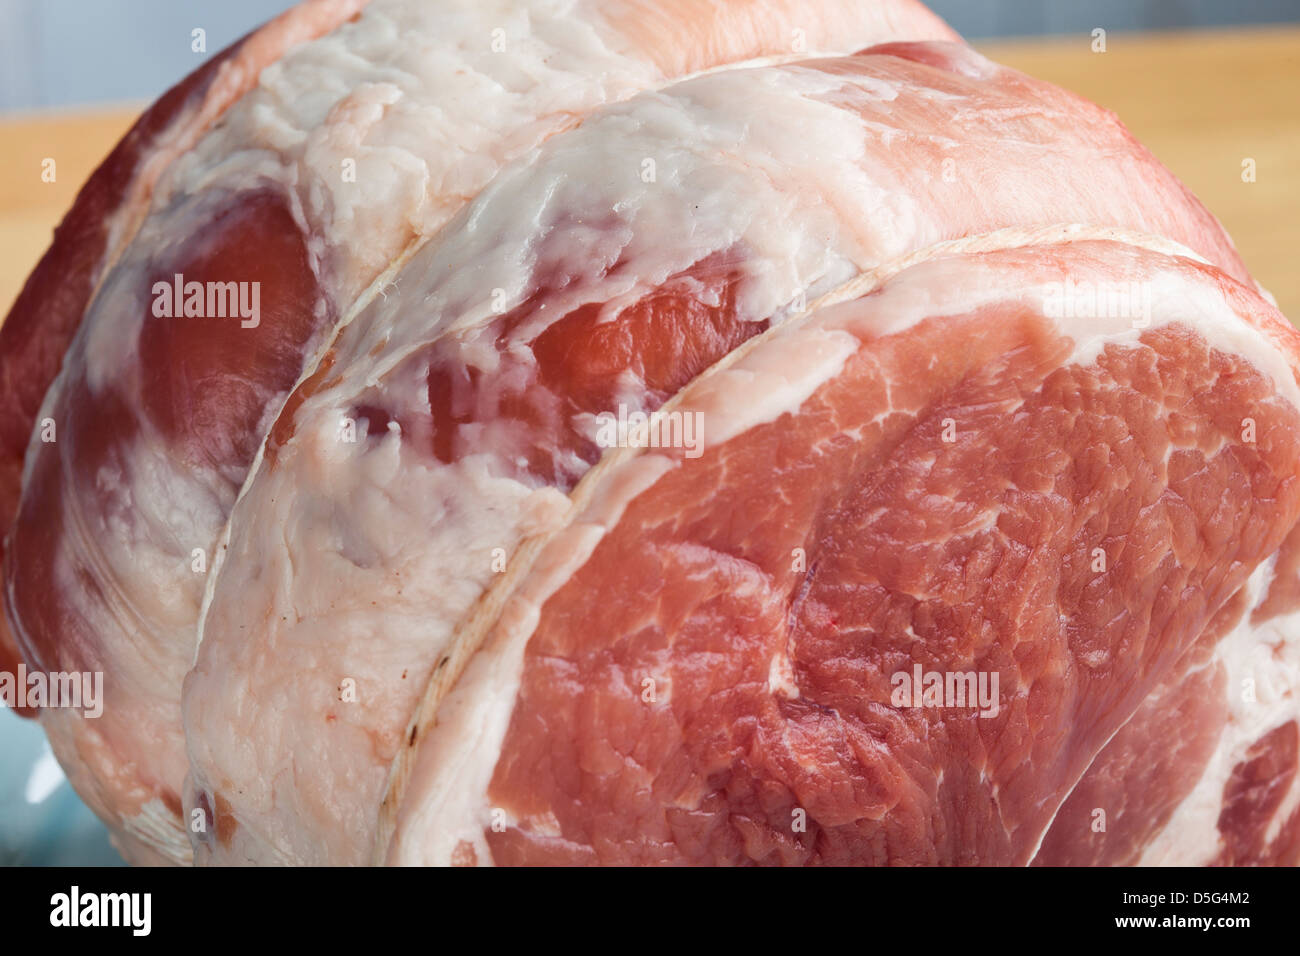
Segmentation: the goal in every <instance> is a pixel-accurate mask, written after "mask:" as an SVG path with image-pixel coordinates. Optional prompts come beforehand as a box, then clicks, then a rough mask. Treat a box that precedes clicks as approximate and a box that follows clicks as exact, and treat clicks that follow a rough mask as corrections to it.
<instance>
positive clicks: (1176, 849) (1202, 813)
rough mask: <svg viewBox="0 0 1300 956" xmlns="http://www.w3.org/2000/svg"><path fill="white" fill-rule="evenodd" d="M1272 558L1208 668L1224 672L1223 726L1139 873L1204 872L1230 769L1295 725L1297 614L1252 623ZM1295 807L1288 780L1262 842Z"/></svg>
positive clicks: (1299, 678)
mask: <svg viewBox="0 0 1300 956" xmlns="http://www.w3.org/2000/svg"><path fill="white" fill-rule="evenodd" d="M1275 563H1276V558H1272V559H1270V560H1268V561H1266V562H1264V563H1263V564H1261V565H1260V566H1259V567H1258V568H1256V569H1255V571H1254V572H1253V573H1252V574H1251V576H1250V578H1249V579H1248V581H1247V583H1246V589H1247V590H1246V593H1247V600H1246V605H1247V610H1246V612H1245V613H1244V614H1243V615H1242V618H1241V621H1240V622H1239V623H1238V624H1237V626H1236V627H1234V628H1233V629H1232V630H1231V631H1230V632H1229V633H1228V634H1226V635H1225V636H1224V637H1223V639H1222V640H1220V641H1219V644H1218V646H1217V647H1216V649H1215V652H1214V655H1213V656H1212V657H1211V658H1210V660H1209V662H1208V663H1207V664H1206V665H1205V666H1207V667H1222V668H1223V669H1224V670H1225V672H1226V673H1227V691H1226V692H1227V695H1228V719H1227V723H1226V724H1225V725H1224V728H1223V732H1222V734H1221V735H1220V737H1219V740H1218V743H1217V745H1216V746H1215V749H1214V753H1213V754H1212V755H1211V757H1210V759H1209V761H1208V762H1207V763H1206V766H1205V770H1204V772H1203V773H1202V774H1201V777H1200V780H1199V781H1197V784H1196V786H1195V787H1193V788H1192V791H1191V792H1190V793H1189V794H1188V795H1187V796H1186V797H1185V798H1184V799H1183V801H1182V803H1180V804H1179V805H1178V809H1177V810H1175V811H1174V814H1173V816H1171V817H1170V818H1169V822H1168V823H1166V824H1165V826H1164V828H1163V829H1162V830H1161V831H1160V833H1159V834H1158V835H1157V836H1156V837H1155V839H1153V840H1152V841H1151V842H1150V843H1149V844H1147V847H1146V849H1145V850H1143V852H1142V856H1141V858H1140V859H1139V860H1138V865H1140V866H1205V865H1208V864H1210V863H1212V862H1213V861H1214V859H1215V858H1216V857H1217V856H1218V855H1219V853H1220V852H1221V850H1222V838H1221V836H1220V834H1219V828H1218V823H1219V815H1220V813H1221V812H1222V811H1223V789H1224V786H1225V785H1226V784H1227V782H1228V779H1229V778H1230V777H1231V775H1232V770H1233V768H1234V767H1236V766H1237V764H1239V763H1241V762H1242V761H1243V760H1247V759H1249V756H1248V753H1247V752H1248V751H1249V750H1250V747H1251V745H1252V744H1254V743H1255V742H1256V741H1258V740H1259V739H1260V738H1261V737H1263V736H1264V735H1265V734H1267V733H1268V732H1269V731H1271V730H1273V729H1275V728H1276V727H1279V726H1281V725H1282V724H1285V723H1287V722H1288V721H1292V720H1297V719H1300V696H1298V695H1297V688H1300V641H1297V640H1296V638H1295V635H1296V633H1297V630H1298V629H1300V611H1297V612H1294V613H1291V614H1286V615H1280V616H1278V617H1274V618H1270V619H1269V620H1266V621H1264V622H1262V623H1260V624H1251V622H1250V616H1251V612H1252V611H1253V610H1254V609H1255V608H1256V607H1258V606H1259V604H1260V603H1261V602H1262V601H1263V600H1264V597H1265V595H1266V594H1267V593H1268V588H1269V585H1270V584H1271V583H1272V581H1273V575H1274V566H1275ZM1298 805H1300V786H1298V785H1297V783H1296V782H1295V781H1292V785H1291V788H1290V790H1289V791H1288V792H1287V794H1286V796H1285V798H1284V799H1283V801H1282V804H1281V805H1280V806H1279V808H1278V810H1277V812H1275V813H1274V815H1273V819H1272V821H1271V822H1270V826H1269V830H1268V832H1267V835H1266V838H1267V839H1270V840H1271V839H1272V838H1273V837H1275V836H1276V835H1277V832H1278V829H1279V828H1280V827H1281V826H1282V824H1283V823H1284V822H1285V821H1286V819H1287V817H1289V816H1290V815H1291V813H1293V812H1294V811H1295V809H1296V807H1297V806H1298Z"/></svg>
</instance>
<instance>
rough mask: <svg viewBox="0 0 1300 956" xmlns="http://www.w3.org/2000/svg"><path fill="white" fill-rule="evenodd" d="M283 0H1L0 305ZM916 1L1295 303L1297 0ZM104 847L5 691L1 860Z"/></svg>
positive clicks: (88, 859) (81, 855) (1299, 107)
mask: <svg viewBox="0 0 1300 956" xmlns="http://www.w3.org/2000/svg"><path fill="white" fill-rule="evenodd" d="M429 2H436V0H429ZM863 2H870V0H863ZM291 5H292V3H291V0H0V315H3V314H4V313H6V312H8V310H9V306H10V304H11V303H12V301H13V299H14V297H15V296H16V295H17V293H18V290H19V288H21V285H22V282H23V281H24V279H25V278H26V276H27V274H28V273H29V272H30V271H31V269H32V267H33V266H34V265H35V264H36V262H37V260H38V259H39V257H40V256H41V255H42V254H43V253H44V251H45V248H46V246H47V245H48V244H49V239H50V232H51V230H52V229H53V227H54V225H55V224H56V223H57V222H58V221H59V219H60V218H61V217H62V215H63V213H64V212H65V211H66V210H67V208H68V206H69V205H70V204H71V202H72V200H73V198H74V197H75V195H76V192H77V190H78V189H79V187H80V185H81V183H82V182H83V181H84V180H85V178H86V177H87V176H88V175H89V173H90V172H91V170H92V169H94V167H95V166H96V165H98V163H99V161H100V160H101V159H103V157H104V156H105V155H106V154H107V152H108V151H109V149H111V148H112V146H113V144H114V143H115V142H116V141H117V140H118V139H119V138H120V137H121V136H122V134H123V133H124V132H125V131H126V129H127V128H128V127H129V125H130V124H131V122H132V121H133V119H134V117H135V115H136V114H137V113H138V112H139V110H140V109H141V107H142V106H143V105H145V104H146V103H148V102H149V101H151V100H153V99H154V98H156V97H157V96H158V95H159V94H161V93H162V92H163V91H165V90H166V89H167V88H168V87H169V86H171V85H172V84H173V83H175V82H176V81H177V80H179V79H180V78H181V77H183V76H185V75H186V74H187V73H189V72H190V71H191V70H193V69H194V68H195V67H197V66H198V65H199V64H200V63H201V62H202V61H203V60H204V59H206V58H207V57H208V56H211V55H212V54H213V53H215V52H216V51H218V50H220V49H221V48H222V47H224V46H226V45H227V44H229V43H230V42H232V41H233V40H235V39H237V38H238V37H239V36H241V35H243V34H244V33H246V32H247V31H248V30H250V29H252V28H253V27H255V26H256V25H258V24H259V23H261V22H262V21H264V20H266V19H268V18H269V17H271V16H273V15H274V14H276V13H279V12H280V11H282V10H284V9H286V8H287V7H289V6H291ZM929 6H930V7H931V8H932V9H934V10H935V11H936V12H937V13H939V14H940V15H942V16H943V17H944V18H945V19H946V20H947V21H948V22H949V23H950V24H951V25H952V26H953V27H954V28H956V29H957V30H958V31H959V32H961V33H962V34H963V35H965V36H966V37H967V38H968V39H970V40H972V41H973V42H974V44H975V46H976V47H978V48H979V49H980V50H981V51H982V52H983V53H985V54H986V55H988V56H990V57H992V58H993V59H995V60H998V61H1000V62H1002V63H1006V64H1007V65H1009V66H1013V67H1015V68H1017V69H1020V70H1023V71H1025V72H1027V73H1030V74H1033V75H1035V76H1039V77H1042V78H1043V79H1046V80H1049V81H1051V82H1053V83H1057V84H1059V85H1061V86H1064V87H1066V88H1068V89H1072V90H1075V91H1076V92H1078V93H1081V94H1083V95H1084V96H1086V97H1088V98H1089V99H1091V100H1093V101H1095V102H1097V103H1100V104H1102V105H1103V106H1106V107H1108V108H1110V109H1112V110H1114V111H1115V112H1116V113H1118V114H1119V116H1120V117H1121V118H1122V119H1123V120H1124V122H1125V123H1126V124H1127V125H1128V127H1129V128H1130V129H1131V130H1132V131H1133V133H1134V135H1136V136H1137V138H1138V139H1140V140H1141V141H1142V142H1144V143H1145V144H1146V145H1147V146H1148V147H1149V148H1150V149H1151V150H1152V151H1153V152H1154V153H1155V154H1156V156H1157V157H1159V158H1160V159H1161V160H1162V161H1163V162H1164V163H1165V164H1166V165H1168V166H1169V167H1170V168H1171V169H1173V171H1174V172H1175V173H1176V174H1177V175H1178V176H1179V177H1180V178H1182V180H1183V181H1184V182H1185V183H1187V185H1188V186H1189V187H1190V188H1191V189H1192V191H1193V192H1195V193H1196V194H1197V195H1198V196H1200V198H1201V200H1202V201H1203V202H1204V203H1205V204H1206V205H1207V206H1208V207H1209V208H1210V210H1211V211H1212V212H1213V213H1215V215H1217V216H1218V217H1219V218H1220V219H1221V220H1222V221H1223V223H1224V225H1225V226H1226V227H1227V229H1228V231H1229V232H1230V233H1231V234H1232V236H1233V238H1234V240H1235V241H1236V243H1237V246H1238V248H1239V249H1240V250H1241V253H1242V256H1243V258H1244V259H1245V261H1246V264H1247V265H1248V266H1249V267H1250V268H1251V270H1252V272H1253V273H1254V275H1255V276H1256V278H1257V279H1259V281H1260V282H1261V283H1262V284H1263V285H1264V286H1265V287H1266V288H1268V289H1270V290H1271V291H1272V292H1273V294H1274V295H1275V296H1276V297H1277V299H1278V303H1279V305H1280V306H1281V308H1282V310H1283V312H1285V313H1287V314H1288V315H1289V316H1290V318H1291V319H1292V320H1293V321H1297V320H1300V268H1297V266H1296V263H1295V260H1296V256H1297V253H1298V252H1300V241H1298V240H1300V0H932V2H930V4H929ZM196 27H201V28H202V29H203V30H204V31H206V51H205V52H195V51H194V50H192V48H191V31H192V30H194V29H195V28H196ZM1097 28H1101V29H1103V30H1105V31H1106V47H1105V51H1104V53H1101V52H1099V51H1097V50H1096V49H1095V46H1096V44H1095V41H1094V37H1093V31H1094V30H1095V29H1097ZM45 157H57V160H58V179H57V182H55V183H42V182H41V180H40V175H39V174H40V169H41V161H42V159H43V158H45ZM1247 161H1251V162H1252V164H1253V166H1252V168H1253V169H1254V176H1253V179H1249V180H1248V179H1246V178H1245V177H1243V163H1246V162H1247ZM115 862H120V860H119V858H118V857H117V855H116V853H115V852H114V851H113V849H112V848H111V846H110V845H109V843H108V839H107V836H106V834H105V832H104V830H103V828H102V827H101V826H100V825H99V824H98V822H97V821H96V820H95V818H94V817H93V816H92V815H91V813H90V811H89V810H87V809H86V808H85V807H84V805H82V804H81V802H80V801H79V800H78V799H77V797H76V795H75V794H74V793H73V792H72V791H71V789H70V788H69V787H68V785H67V782H66V781H65V780H64V778H63V774H62V772H61V771H60V769H59V766H58V764H57V762H55V760H54V758H53V755H52V754H51V753H50V751H49V747H48V746H47V745H46V743H45V740H44V735H43V734H42V733H41V730H40V727H39V726H38V725H36V724H34V723H31V722H28V721H22V720H19V719H18V718H17V717H15V716H14V715H13V714H12V713H9V712H8V711H5V710H4V709H3V707H2V706H0V865H3V864H17V863H46V864H60V863H85V864H99V863H104V864H111V863H115Z"/></svg>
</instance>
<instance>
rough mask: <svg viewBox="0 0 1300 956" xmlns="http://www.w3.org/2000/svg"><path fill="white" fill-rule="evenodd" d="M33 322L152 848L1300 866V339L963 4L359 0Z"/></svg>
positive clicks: (76, 768) (20, 452)
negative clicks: (1002, 50) (981, 45)
mask: <svg viewBox="0 0 1300 956" xmlns="http://www.w3.org/2000/svg"><path fill="white" fill-rule="evenodd" d="M196 283H197V284H198V285H195V284H196ZM196 289H197V292H195V291H194V290H196ZM214 290H215V296H214ZM214 301H215V303H216V305H215V306H214ZM0 340H2V341H0V346H2V352H0V363H2V367H0V387H2V388H3V397H4V400H5V401H7V403H8V408H9V411H8V414H7V415H6V416H5V417H4V419H3V426H2V427H3V431H2V432H0V439H2V441H3V461H2V463H0V467H2V469H3V470H2V471H0V475H2V479H0V493H2V494H3V496H4V500H3V515H4V531H5V533H6V537H5V545H4V549H5V565H4V567H5V592H4V600H5V611H6V619H7V628H8V630H7V633H6V634H5V637H4V660H3V662H0V663H3V665H4V667H5V669H8V670H12V669H13V668H15V667H16V666H17V663H18V661H19V659H20V658H21V659H23V660H24V661H25V664H26V666H27V667H30V668H36V669H41V670H45V671H57V672H64V671H72V672H84V671H102V672H103V673H104V674H105V686H106V689H105V702H104V712H103V715H102V717H99V718H97V719H95V718H91V717H88V716H86V715H85V714H84V713H83V712H82V711H78V710H75V709H73V708H66V707H52V706H50V707H45V708H43V709H42V711H41V714H40V719H41V720H42V721H43V723H44V725H45V728H46V731H47V732H48V735H49V738H50V741H51V743H52V744H53V747H54V749H55V752H56V753H57V755H58V757H59V759H60V761H61V762H62V764H63V766H64V767H65V768H66V770H67V772H68V774H69V776H70V778H71V780H72V782H73V783H74V785H75V786H76V788H77V790H78V791H79V792H80V793H81V795H82V796H83V797H84V798H85V799H86V801H87V802H88V803H89V804H90V805H91V806H92V807H93V808H94V809H95V810H96V812H97V813H98V814H99V815H100V816H101V817H103V819H104V820H105V821H107V822H108V823H109V825H110V826H111V827H112V828H113V829H114V831H115V833H116V836H117V839H118V841H119V845H120V846H121V848H122V849H123V851H124V853H125V854H126V855H127V856H128V857H129V858H130V859H132V860H135V861H153V862H157V861H164V860H170V861H178V862H180V861H187V860H190V859H193V860H195V861H198V862H214V863H215V862H223V863H249V862H253V863H349V864H351V863H367V862H388V863H451V864H488V863H496V864H508V863H527V864H538V863H682V862H689V863H719V864H721V863H787V864H795V863H856V864H885V863H936V864H948V863H981V864H1029V863H1035V864H1131V863H1180V864H1208V863H1226V864H1245V863H1295V862H1296V861H1297V857H1298V856H1300V778H1298V775H1297V748H1298V743H1300V740H1298V734H1297V729H1298V727H1300V724H1298V723H1297V721H1298V719H1300V700H1298V699H1297V696H1296V685H1297V665H1298V664H1300V636H1297V635H1298V632H1300V619H1297V615H1298V614H1300V525H1298V523H1297V519H1298V518H1300V384H1298V380H1300V379H1298V376H1300V336H1298V335H1297V333H1296V332H1294V331H1293V330H1292V328H1291V326H1290V325H1289V324H1288V323H1287V322H1286V320H1285V319H1284V318H1283V316H1281V315H1280V314H1279V313H1278V312H1277V310H1276V309H1275V308H1274V307H1273V306H1272V305H1271V304H1270V301H1269V300H1268V298H1267V296H1266V295H1265V294H1263V293H1261V291H1260V290H1259V289H1258V288H1257V287H1256V286H1255V284H1254V283H1253V281H1252V280H1251V278H1250V275H1249V274H1248V273H1247V271H1246V269H1245V267H1244V266H1243V265H1242V262H1241V260H1240V259H1239V258H1238V256H1237V254H1236V252H1235V251H1234V248H1233V245H1232V243H1231V241H1230V240H1229V238H1228V237H1227V236H1226V235H1225V234H1224V232H1223V230H1222V229H1221V227H1220V226H1219V224H1218V223H1217V222H1216V220H1215V219H1214V217H1213V216H1211V215H1210V214H1209V213H1208V212H1207V211H1206V210H1205V209H1204V208H1203V207H1202V206H1201V205H1200V203H1198V202H1197V200H1196V199H1195V198H1194V197H1192V196H1191V195H1190V194H1189V193H1188V192H1187V191H1186V189H1185V188H1184V187H1183V186H1182V185H1181V184H1180V183H1179V182H1178V181H1177V180H1176V179H1175V178H1174V177H1173V176H1172V175H1171V174H1170V173H1169V172H1168V171H1167V170H1165V169H1164V168H1163V167H1161V166H1160V164H1159V163H1158V162H1156V160H1155V159H1154V158H1153V157H1152V156H1151V154H1150V153H1148V152H1147V151H1146V150H1145V149H1143V148H1142V146H1140V145H1139V144H1138V143H1137V142H1135V141H1134V139H1133V138H1132V137H1131V136H1130V135H1129V134H1128V132H1127V131H1126V130H1125V129H1124V127H1123V126H1121V125H1120V124H1119V122H1118V121H1117V120H1116V119H1115V117H1114V116H1112V115H1111V114H1109V113H1107V112H1106V111H1104V110H1101V109H1098V108H1097V107H1095V106H1093V105H1091V104H1089V103H1087V102H1085V101H1083V100H1081V99H1079V98H1078V97H1076V96H1074V95H1072V94H1069V93H1066V92H1064V91H1062V90H1059V89H1056V88H1054V87H1052V86H1050V85H1048V84H1045V83H1042V82H1039V81H1036V80H1034V79H1031V78H1030V77H1027V76H1024V75H1022V74H1019V73H1016V72H1014V71H1012V70H1008V69H1005V68H1002V67H1000V66H998V65H996V64H994V63H991V62H989V61H988V60H986V59H984V58H983V57H981V56H980V55H978V54H977V53H975V52H974V51H972V50H971V49H970V48H968V47H967V46H965V45H964V44H963V43H962V42H961V41H960V39H959V38H958V37H956V36H955V35H954V34H953V33H952V32H951V31H950V30H949V29H948V28H947V27H946V26H945V25H944V24H943V23H942V22H940V21H939V20H938V19H936V18H935V17H934V16H932V15H931V14H930V13H928V12H927V11H926V10H925V9H924V8H923V7H921V6H920V5H919V4H917V3H916V2H914V0H771V2H766V3H757V2H749V0H373V2H370V3H366V2H365V0H310V2H307V3H303V4H301V5H300V6H299V7H297V8H296V9H294V10H292V11H290V12H289V13H286V14H284V15H283V16H281V17H280V18H278V19H277V20H274V21H273V22H271V23H270V24H268V25H267V26H265V27H263V28H262V29H261V30H258V31H257V32H255V33H253V34H252V35H250V36H249V37H247V38H246V39H244V40H242V41H241V42H239V43H237V44H236V45H235V46H233V47H232V48H230V49H229V50H227V51H225V52H224V53H222V54H221V55H219V56H217V57H216V58H214V59H213V60H212V61H211V62H210V63H209V64H208V65H206V66H205V67H204V68H203V69H201V70H199V71H198V72H197V73H195V74H194V75H193V76H191V77H190V78H189V79H187V80H185V81H184V82H183V83H182V84H181V85H180V86H178V87H177V88H176V89H174V90H172V91H171V92H170V93H168V94H167V95H166V96H164V97H163V98H162V99H161V100H159V101H158V103H157V104H155V105H154V106H153V107H152V108H151V109H150V110H149V111H148V112H147V113H145V114H144V116H143V117H142V118H141V119H140V121H139V122H138V123H137V125H136V126H135V128H134V129H133V130H132V131H131V132H130V133H129V134H128V136H127V137H126V139H124V140H123V142H122V143H121V145H119V146H118V147H117V149H116V150H115V151H114V152H113V154H112V155H111V156H110V157H109V158H108V160H107V161H106V162H105V163H104V165H103V166H102V167H101V168H100V169H99V170H98V172H96V173H95V175H94V176H93V178H92V179H91V180H90V182H89V183H88V184H87V185H86V187H85V189H84V190H83V191H82V193H81V195H80V197H79V198H78V200H77V202H76V205H75V206H74V207H73V209H72V211H71V212H70V213H69V214H68V217H67V218H66V220H65V221H64V222H63V224H62V225H61V226H60V227H59V230H58V231H57V233H56V235H55V238H54V243H53V246H52V247H51V249H50V250H49V252H48V253H47V254H46V256H45V258H44V259H43V260H42V262H41V263H40V265H39V266H38V267H37V269H36V271H35V273H33V275H32V277H31V279H30V280H29V281H28V283H27V285H26V288H25V289H24V290H23V292H22V294H21V296H20V298H19V299H18V301H17V303H16V305H15V306H14V308H13V311H12V312H11V313H10V315H9V317H8V319H7V321H6V322H5V323H4V326H3V329H2V331H0Z"/></svg>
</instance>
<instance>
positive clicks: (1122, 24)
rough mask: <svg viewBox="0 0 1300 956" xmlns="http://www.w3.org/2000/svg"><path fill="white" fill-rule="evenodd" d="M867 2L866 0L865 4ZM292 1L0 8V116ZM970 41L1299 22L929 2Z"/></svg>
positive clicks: (138, 87) (157, 77)
mask: <svg viewBox="0 0 1300 956" xmlns="http://www.w3.org/2000/svg"><path fill="white" fill-rule="evenodd" d="M864 2H868V0H864ZM291 6H293V2H292V0H0V110H4V111H11V110H28V109H35V108H42V107H52V106H69V105H75V104H82V103H103V102H113V101H122V100H137V99H149V100H151V99H153V98H154V97H155V96H157V95H158V94H159V93H161V92H162V91H163V90H165V89H166V88H167V87H169V86H170V85H171V84H172V83H174V82H176V81H177V80H178V79H180V78H181V77H183V76H184V75H185V74H186V73H188V72H189V71H190V70H192V69H194V67H195V65H196V64H197V63H198V62H199V61H200V60H202V59H203V56H202V55H201V54H196V53H193V52H192V51H191V50H190V31H191V30H192V29H194V28H195V27H202V28H203V29H204V30H206V31H207V48H208V51H209V52H212V51H215V50H219V49H221V48H222V47H224V46H225V45H226V44H228V43H230V42H231V41H232V40H235V39H237V38H238V37H240V36H242V35H243V34H244V33H246V32H247V31H249V30H250V29H252V28H253V27H255V26H257V25H258V24H259V23H261V22H262V21H263V20H266V19H267V18H269V17H271V16H273V15H275V14H277V13H279V12H280V11H282V10H285V9H288V8H289V7H291ZM928 6H929V7H930V9H932V10H934V11H935V12H936V13H938V14H939V15H940V16H942V17H943V18H944V19H946V20H947V21H948V23H950V24H951V25H952V27H953V28H954V29H955V30H957V32H959V33H961V34H962V35H963V36H965V37H967V38H970V39H987V38H991V37H1013V36H1030V35H1049V34H1070V33H1081V34H1085V35H1086V34H1089V33H1090V32H1091V30H1092V29H1093V28H1094V27H1104V28H1105V29H1107V30H1116V31H1139V30H1140V31H1150V30H1173V29H1180V30H1181V29H1188V28H1208V27H1232V26H1243V25H1249V24H1266V23H1286V22H1298V21H1300V0H933V2H931V3H929V4H928Z"/></svg>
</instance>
